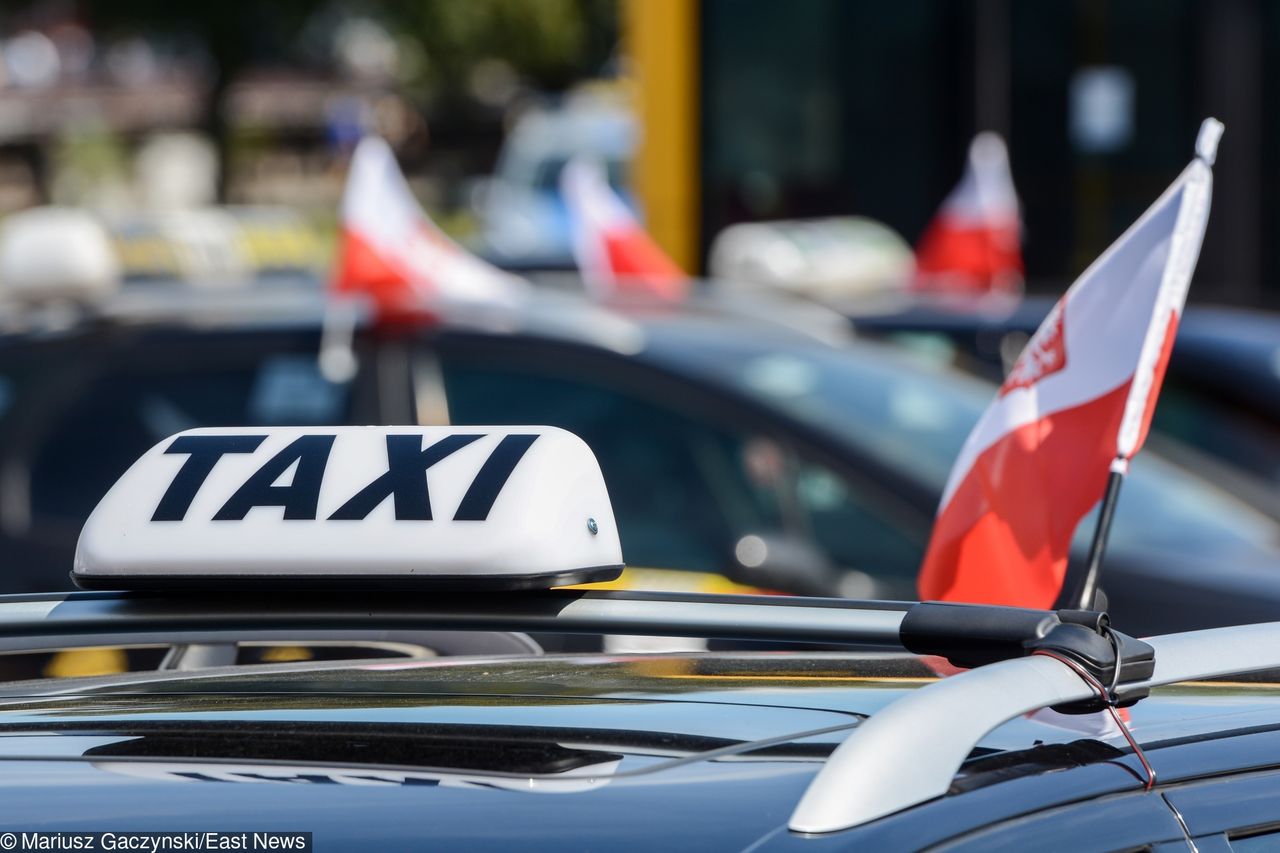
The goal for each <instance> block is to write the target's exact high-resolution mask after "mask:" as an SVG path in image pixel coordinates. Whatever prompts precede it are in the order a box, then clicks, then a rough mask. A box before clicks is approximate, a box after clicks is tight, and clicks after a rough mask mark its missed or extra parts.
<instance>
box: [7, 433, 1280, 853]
mask: <svg viewBox="0 0 1280 853" xmlns="http://www.w3.org/2000/svg"><path fill="white" fill-rule="evenodd" d="M289 471H292V472H293V473H292V475H290V476H288V477H286V476H285V474H286V472H289ZM428 472H430V473H428ZM424 475H426V476H424ZM624 562H625V558H624V553H623V550H622V538H621V536H620V527H619V524H618V522H617V519H616V517H615V515H614V512H613V508H612V501H611V498H610V495H609V490H608V487H607V485H606V482H605V475H604V473H603V471H602V469H601V467H600V465H599V463H598V461H597V460H596V458H595V455H594V453H593V452H592V449H591V448H590V447H589V446H588V444H587V443H586V442H584V441H583V440H582V439H581V438H579V437H578V436H575V435H573V434H572V433H570V432H568V431H566V430H563V429H559V428H556V427H553V426H544V425H532V424H521V425H507V426H504V425H483V424H474V425H467V426H464V425H435V426H394V425H392V426H365V427H332V426H291V427H261V426H249V425H233V426H229V427H225V428H194V429H187V430H183V431H181V432H179V433H178V434H176V435H174V436H170V437H167V438H164V439H162V440H161V441H159V442H157V443H155V444H154V445H153V446H152V447H151V448H149V449H148V450H147V451H146V452H145V453H143V454H142V455H141V456H140V457H139V458H138V459H137V460H136V461H134V462H133V463H132V464H131V465H130V466H129V467H128V469H127V470H126V471H125V473H124V474H123V475H122V476H121V477H120V478H119V479H118V480H117V481H116V482H115V483H114V484H113V485H112V487H111V488H110V489H109V490H108V492H107V494H106V495H105V496H104V497H103V498H102V499H101V500H100V501H99V502H98V503H97V505H96V506H95V508H94V509H93V511H92V513H91V514H90V516H89V518H88V520H87V521H86V522H85V524H84V527H83V529H82V531H81V534H80V537H79V540H78V546H77V549H76V555H75V560H74V564H73V565H74V569H73V573H72V576H73V578H74V579H75V581H76V583H77V584H78V585H81V586H83V587H86V588H88V589H91V590H94V591H92V592H79V593H66V594H58V593H54V594H48V593H46V594H37V595H25V596H0V651H3V652H6V653H10V654H18V655H21V654H29V653H32V652H40V651H50V650H54V649H59V650H68V651H69V650H77V649H84V648H95V647H104V646H107V647H111V646H131V645H143V646H155V645H158V646H161V647H167V648H168V649H169V651H168V652H167V653H166V655H165V657H164V660H163V662H162V663H161V664H160V666H159V668H158V669H157V670H155V671H149V672H135V673H129V674H115V675H107V676H97V677H80V678H67V679H35V680H26V681H11V682H9V683H5V684H0V793H3V795H4V799H3V802H4V809H5V813H4V819H5V827H4V829H3V830H0V847H6V848H12V849H17V848H18V847H19V846H21V847H22V848H23V849H46V848H47V847H54V848H55V849H61V848H62V847H63V846H65V845H66V844H71V845H72V846H74V848H75V849H83V845H84V843H85V840H86V839H87V840H89V841H93V842H95V843H97V842H101V843H102V845H103V846H104V847H107V848H108V849H116V848H118V847H120V846H121V845H124V846H125V847H126V849H137V848H138V847H139V846H140V845H142V844H150V845H152V846H153V847H154V846H155V845H156V844H157V843H158V841H159V840H160V839H163V840H164V843H165V846H166V849H168V848H170V847H172V846H173V845H176V844H182V845H184V846H183V848H182V849H187V848H188V847H189V846H190V845H193V844H199V845H200V846H201V849H204V848H208V847H213V848H214V849H220V848H223V847H227V846H231V845H234V844H236V843H237V841H236V840H234V839H243V840H240V841H238V843H239V844H240V845H242V849H266V846H267V845H268V844H269V843H270V839H269V838H266V837H264V836H263V835H262V834H264V833H276V834H280V835H286V836H288V839H289V841H288V843H289V844H290V846H294V847H295V849H296V846H297V845H301V847H302V849H316V848H321V849H356V848H359V849H364V848H367V847H370V846H376V847H379V848H385V849H393V850H396V849H421V848H422V847H424V846H426V847H433V846H439V847H446V848H455V847H461V848H465V849H480V850H484V849H508V848H510V847H511V846H512V845H513V844H519V845H520V846H523V847H532V848H534V849H549V850H561V849H565V848H566V847H585V848H587V849H592V848H596V847H608V848H611V849H612V848H616V847H622V848H624V849H628V848H629V849H652V848H654V847H658V846H669V845H670V846H681V847H690V848H693V849H713V850H744V851H746V850H751V851H761V850H776V851H800V850H806V849H808V850H854V849H857V850H862V849H885V850H915V849H924V848H928V849H974V850H977V849H981V850H989V849H1026V848H1027V847H1028V846H1035V847H1037V848H1048V849H1051V850H1053V849H1061V850H1079V849H1106V850H1127V849H1161V850H1174V849H1200V848H1201V846H1203V847H1204V848H1210V849H1211V848H1212V847H1214V846H1216V847H1217V848H1218V849H1234V848H1235V847H1236V846H1239V847H1240V848H1241V849H1246V850H1247V849H1251V848H1250V845H1256V844H1264V845H1265V844H1269V843H1272V842H1274V841H1275V840H1276V839H1277V835H1276V832H1275V826H1276V825H1277V823H1278V821H1277V818H1280V808H1277V806H1276V796H1275V794H1276V793H1277V785H1280V774H1277V773H1276V772H1275V767H1276V765H1277V764H1280V739H1277V738H1276V736H1275V733H1276V731H1277V730H1280V705H1278V704H1277V700H1280V693H1278V692H1277V688H1278V685H1277V684H1275V683H1273V682H1272V681H1271V680H1270V674H1273V673H1274V672H1276V671H1277V669H1278V668H1280V622H1267V623H1261V624H1256V625H1244V626H1234V627H1224V628H1217V629H1211V630H1206V631H1194V632H1187V633H1181V634H1170V635H1162V636H1157V637H1147V638H1144V639H1142V640H1139V639H1135V638H1134V637H1133V636H1132V635H1130V634H1127V633H1122V632H1121V631H1120V630H1119V629H1118V627H1116V626H1113V624H1112V623H1111V621H1110V618H1109V616H1108V614H1107V613H1105V612H1100V611H1086V610H1063V611H1056V612H1055V611H1047V610H1032V609H1025V608H1011V607H995V606H988V605H972V604H955V603H942V602H925V603H914V602H885V601H852V600H839V599H822V598H802V597H791V596H726V595H708V594H700V593H661V592H657V593H655V592H636V591H616V590H588V589H582V588H581V587H580V586H579V587H568V588H566V587H564V586H563V584H564V583H565V582H573V581H580V580H588V579H600V580H609V579H611V578H616V577H618V576H619V575H620V573H621V572H622V571H623V568H624ZM332 632H341V633H342V634H343V635H344V637H345V638H346V641H347V642H348V643H351V642H356V641H358V640H359V639H361V638H364V639H367V640H375V639H384V638H386V637H387V636H388V634H389V633H396V632H398V633H404V632H417V640H418V645H419V646H421V649H420V651H419V652H417V653H415V654H414V655H413V656H411V657H409V658H408V659H395V660H385V659H383V660H372V661H371V660H350V659H348V660H337V661H328V662H323V663H320V662H309V663H301V664H270V665H237V664H236V663H234V661H235V651H236V650H237V649H238V648H239V647H240V645H241V644H243V643H246V642H254V641H261V640H263V639H264V638H269V639H270V640H271V641H273V642H276V643H287V642H300V643H306V642H310V641H311V640H312V639H313V638H314V637H316V636H318V635H322V634H331V633H332ZM526 632H528V633H526ZM625 634H631V635H635V634H639V635H642V636H645V637H667V636H674V637H681V638H685V639H688V640H695V639H696V640H701V641H705V642H706V643H708V644H709V643H710V642H712V641H722V642H725V643H728V644H729V648H728V649H727V650H723V651H704V652H701V653H686V654H642V653H634V652H633V653H629V654H625V655H619V654H612V653H608V652H592V653H585V652H583V653H561V654H550V655H548V654H543V653H542V648H541V647H540V646H539V645H537V644H535V643H533V642H531V640H532V637H534V636H552V637H554V636H557V635H573V636H586V637H592V636H602V635H603V636H605V637H608V636H610V635H625ZM760 642H765V643H769V644H771V645H772V646H773V647H774V648H773V649H772V650H771V651H769V652H759V651H749V650H743V649H742V648H741V644H744V643H746V644H751V643H760ZM780 644H801V645H800V647H799V648H796V647H794V646H793V647H792V648H790V649H780V648H777V647H778V646H779V645H780ZM813 644H822V645H824V646H828V647H830V646H836V647H840V648H842V649H847V650H845V651H815V650H811V647H812V645H813ZM220 650H221V651H223V652H230V654H229V655H228V656H226V657H224V658H223V659H222V661H221V662H215V661H214V657H215V656H216V655H217V653H218V652H219V651H220ZM1224 676H1230V677H1232V678H1233V679H1236V680H1233V681H1229V682H1219V681H1214V680H1213V679H1218V678H1222V677H1224ZM1242 677H1251V678H1252V679H1253V680H1252V681H1243V682H1242V681H1240V680H1239V679H1240V678H1242ZM1122 711H1123V712H1124V713H1122ZM197 827H198V828H197ZM54 833H60V835H53V834H54ZM101 833H109V834H108V835H99V834H101ZM141 833H147V834H149V835H146V836H142V835H139V834H141ZM157 833H166V834H167V835H164V836H157V835H156V834H157ZM249 833H254V835H253V841H252V845H253V846H252V847H249V844H250V842H249V840H248V839H249ZM276 842H277V843H276V845H275V849H280V846H281V845H283V844H284V843H286V842H285V841H284V840H283V839H276ZM233 849H241V848H233Z"/></svg>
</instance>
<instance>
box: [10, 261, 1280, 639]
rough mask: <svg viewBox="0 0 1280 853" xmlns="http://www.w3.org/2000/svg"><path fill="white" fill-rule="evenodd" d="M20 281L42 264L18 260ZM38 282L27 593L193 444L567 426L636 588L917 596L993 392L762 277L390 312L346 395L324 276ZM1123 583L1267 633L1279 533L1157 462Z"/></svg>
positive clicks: (1127, 531) (17, 480)
mask: <svg viewBox="0 0 1280 853" xmlns="http://www.w3.org/2000/svg"><path fill="white" fill-rule="evenodd" d="M70 254H72V253H65V252H64V255H68V256H69V255H70ZM4 269H18V270H20V269H21V265H13V264H10V265H8V266H6V264H5V263H4V258H3V256H0V271H2V270H4ZM74 272H75V270H74V268H68V269H67V274H72V273H74ZM7 287H8V289H9V290H11V291H18V290H23V289H24V288H22V287H21V282H20V281H17V280H13V279H10V280H8V281H7ZM35 290H36V288H34V287H27V288H25V292H26V293H27V294H28V296H27V300H26V304H25V307H22V306H15V307H13V308H12V310H11V312H10V313H8V314H7V315H6V316H5V317H4V318H3V320H4V323H3V327H4V328H6V329H7V331H6V332H5V333H4V334H3V335H0V553H2V554H4V561H3V567H2V574H0V588H2V589H3V590H4V591H6V592H19V591H29V590H39V589H50V588H63V587H66V586H67V585H68V584H67V576H66V567H67V566H68V565H70V563H71V559H72V556H73V551H74V546H75V542H76V536H77V534H78V532H79V530H80V527H81V525H82V524H83V522H84V519H85V518H86V517H87V515H88V513H89V511H90V510H91V509H92V508H93V506H94V505H95V504H96V502H97V501H98V499H99V498H100V497H101V496H102V494H103V493H104V492H105V491H106V490H107V488H109V486H110V485H111V483H113V482H114V481H115V480H116V478H118V477H119V476H120V474H121V473H122V472H123V471H124V469H125V468H126V467H127V466H128V465H129V463H130V462H131V461H132V460H133V459H135V458H136V457H137V456H139V455H140V454H141V453H142V452H143V451H145V450H146V449H147V448H148V447H151V446H152V445H154V444H155V443H156V442H157V441H159V440H161V439H163V438H164V437H166V436H168V435H171V434H173V433H175V432H178V431H180V430H183V429H189V428H193V427H199V426H228V425H263V426H269V425H295V426H296V425H322V424H335V425H336V424H362V423H385V424H397V423H420V424H436V423H453V424H525V423H540V424H549V425H554V426H560V427H563V428H566V429H569V430H571V431H573V432H574V433H576V434H577V435H579V436H581V437H582V438H583V439H585V440H586V441H587V442H588V444H589V445H590V446H591V447H592V449H593V450H594V451H595V454H596V456H597V457H598V458H599V460H600V464H601V466H602V468H603V471H604V474H605V477H606V480H607V482H608V484H609V488H610V491H611V494H612V495H613V501H614V507H615V511H616V513H617V517H618V520H619V525H620V530H621V532H622V536H623V539H624V542H625V544H626V548H627V552H628V554H629V556H630V559H631V560H632V561H633V565H634V566H635V567H636V568H635V569H633V570H632V572H631V574H630V575H629V576H628V577H626V578H624V581H625V582H626V583H628V584H630V585H632V586H638V587H648V588H661V587H667V588H686V589H690V588H692V589H706V590H726V589H727V590H734V589H737V590H742V589H753V590H760V589H765V590H776V591H783V592H793V593H821V594H826V595H843V596H849V597H863V598H870V597H879V598H907V597H911V596H912V594H913V591H914V580H915V574H916V571H917V567H918V566H919V563H920V559H921V556H922V553H923V549H924V546H925V543H926V541H927V537H928V533H929V530H930V526H931V524H932V519H933V515H934V512H935V509H936V506H937V501H938V496H939V494H940V493H941V491H942V488H943V485H944V482H945V480H946V477H947V473H948V471H949V469H950V466H951V464H952V461H953V459H954V458H955V456H956V454H957V452H958V451H959V448H960V446H961V444H962V443H963V441H964V439H965V436H966V435H967V434H968V432H969V430H970V428H971V427H972V425H973V423H974V421H975V420H976V419H977V417H978V416H979V414H980V413H981V411H982V410H983V408H984V407H985V406H986V404H987V402H988V400H989V399H990V397H991V395H992V393H993V392H994V389H993V387H992V386H991V385H989V384H987V383H986V382H983V381H981V380H978V379H974V378H970V377H967V376H966V375H964V374H962V373H959V372H956V371H954V370H952V369H951V368H949V367H946V366H942V365H939V364H936V363H929V362H927V361H921V360H919V359H916V358H914V357H912V356H910V355H909V354H905V353H903V352H901V351H898V350H895V349H894V348H892V347H889V346H887V345H881V344H875V343H871V342H856V341H853V340H851V339H850V337H849V328H848V324H847V321H846V320H845V319H844V318H843V317H841V316H840V315H834V314H831V313H830V312H827V311H826V310H825V309H820V308H816V307H814V306H811V305H805V304H804V303H799V302H794V301H787V300H780V299H779V298H777V297H776V296H775V297H770V296H769V295H767V294H760V295H757V296H751V295H749V294H746V293H744V292H742V291H741V289H737V290H734V289H729V288H726V289H725V291H723V292H722V291H719V290H716V289H715V288H708V289H707V290H706V291H705V292H704V293H703V294H701V295H700V296H698V297H696V298H694V299H693V300H691V301H690V302H689V303H687V304H685V305H682V306H673V305H670V304H663V305H657V304H653V303H646V302H634V303H630V304H618V305H613V306H606V305H601V304H597V303H593V302H590V301H588V300H586V299H584V298H582V297H581V296H580V295H575V294H571V293H564V292H561V291H557V290H555V289H554V288H542V289H535V290H534V291H533V292H532V293H531V294H530V295H529V297H528V299H527V300H525V301H524V302H523V303H522V304H520V305H519V306H517V307H511V306H494V307H493V309H492V310H477V309H476V306H456V307H455V308H453V309H451V308H450V306H449V305H447V304H442V305H440V306H438V308H439V310H438V311H436V312H435V316H436V319H435V320H434V321H432V322H423V323H422V324H421V325H418V326H414V327H410V328H407V329H406V328H401V329H399V330H395V331H393V330H388V329H386V328H383V327H380V326H379V325H377V324H376V323H373V322H372V321H371V319H370V318H368V317H365V318H363V319H357V320H356V321H355V325H354V329H353V331H352V333H351V338H350V353H351V354H352V355H353V356H354V364H355V365H356V369H355V370H354V371H353V372H352V373H351V374H350V375H349V376H348V377H344V378H343V379H342V380H341V381H333V380H332V379H330V378H326V373H325V372H323V371H322V370H321V367H320V364H321V359H320V358H319V355H320V352H321V350H322V348H327V349H332V348H333V346H334V344H333V342H332V341H331V340H330V341H328V342H326V339H328V338H332V337H333V333H332V329H333V323H332V317H333V314H332V311H333V308H332V306H331V305H329V304H328V303H327V302H326V298H325V295H324V294H323V293H322V292H321V291H320V290H319V289H318V288H315V287H287V286H285V287H263V288H260V289H243V288H241V289H234V288H217V287H187V288H180V287H169V288H154V287H153V288H123V289H120V290H119V291H118V292H116V293H114V294H112V293H109V292H108V291H107V289H106V288H105V287H104V286H103V285H102V282H96V283H95V284H94V286H93V287H91V288H87V289H86V290H85V291H84V294H85V299H86V300H89V299H91V300H92V301H90V302H89V304H85V305H82V306H81V307H80V308H79V309H77V310H78V311H79V312H80V313H79V317H78V319H76V320H74V321H70V320H68V313H67V310H66V306H65V304H63V303H65V301H66V299H67V296H66V294H67V293H68V292H69V288H67V287H64V288H62V290H61V291H59V292H60V293H61V294H62V296H60V299H59V304H58V306H53V305H40V304H37V303H35V301H34V300H33V298H32V296H31V294H32V293H34V292H35ZM724 293H732V298H727V297H726V296H725V295H723V294H724ZM338 337H339V338H340V337H341V336H340V335H339V336H338ZM1088 527H1089V524H1088V522H1086V524H1084V525H1082V526H1081V530H1082V531H1083V532H1085V533H1087V528H1088ZM673 567H679V571H673V570H672V569H673ZM1105 577H1106V580H1105V586H1106V590H1107V592H1108V593H1109V594H1110V596H1111V599H1112V607H1111V610H1112V612H1114V613H1121V614H1123V615H1124V618H1126V619H1127V620H1128V624H1130V625H1131V626H1134V630H1138V631H1144V632H1150V631H1159V630H1172V629H1175V628H1189V627H1197V626H1200V625H1205V624H1210V623H1227V622H1245V621H1255V620H1258V619H1264V618H1267V616H1268V615H1270V614H1274V613H1275V612H1276V611H1277V609H1278V608H1280V524H1278V523H1277V522H1276V520H1275V518H1273V517H1272V516H1269V515H1267V514H1265V513H1263V512H1260V511H1258V510H1257V509H1255V508H1253V507H1251V506H1250V505H1248V504H1247V503H1245V502H1243V501H1241V500H1238V499H1237V498H1235V497H1233V496H1232V495H1231V494H1230V493H1229V492H1228V491H1227V490H1224V489H1222V488H1219V487H1218V486H1217V485H1215V484H1214V483H1211V482H1208V481H1206V480H1204V479H1202V478H1200V477H1198V476H1196V475H1195V474H1193V473H1191V472H1190V471H1188V470H1186V469H1184V468H1182V467H1180V466H1178V465H1176V464H1173V463H1171V462H1169V461H1167V460H1164V459H1161V458H1160V457H1159V456H1158V455H1156V454H1155V453H1149V454H1144V456H1143V457H1141V458H1140V459H1139V460H1138V461H1137V462H1136V463H1135V465H1134V469H1133V475H1132V477H1131V478H1130V480H1129V483H1128V484H1127V485H1126V488H1125V493H1124V498H1122V500H1121V503H1120V509H1119V515H1118V517H1117V520H1116V524H1115V529H1114V533H1113V536H1112V547H1111V550H1110V553H1109V558H1108V570H1107V574H1106V576H1105Z"/></svg>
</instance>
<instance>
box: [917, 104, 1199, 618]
mask: <svg viewBox="0 0 1280 853" xmlns="http://www.w3.org/2000/svg"><path fill="white" fill-rule="evenodd" d="M1221 131H1222V125H1221V124H1220V123H1219V122H1217V121H1215V120H1214V119H1208V120H1206V121H1205V123H1204V125H1203V126H1202V128H1201V131H1200V138H1199V140H1198V141H1197V144H1196V153H1197V157H1196V159H1195V160H1193V161H1192V162H1191V164H1190V165H1189V166H1187V168H1186V169H1185V170H1184V171H1183V172H1182V174H1181V175H1180V176H1179V177H1178V179H1177V180H1176V181H1174V182H1173V184H1172V185H1171V186H1170V187H1169V188H1168V189H1167V190H1166V191H1165V193H1164V195H1162V196H1161V197H1160V199H1159V200H1158V201H1156V203H1155V204H1154V205H1152V206H1151V208H1150V209H1149V210H1147V212H1146V213H1144V214H1143V215H1142V217H1141V218H1140V219H1138V221H1137V222H1135V223H1134V224H1133V225H1132V226H1130V228H1129V230H1128V231H1126V232H1125V233H1124V235H1123V236H1121V237H1120V239H1119V240H1117V241H1116V242H1115V243H1114V244H1113V245H1112V246H1111V247H1110V248H1109V249H1107V250H1106V251H1105V252H1104V253H1103V254H1102V256H1101V257H1099V258H1098V259H1097V260H1096V261H1094V263H1093V265H1092V266H1090V267H1089V268H1088V269H1087V270H1086V271H1085V272H1084V274H1083V275H1082V276H1080V278H1079V279H1077V280H1076V282H1075V283H1074V284H1072V285H1071V287H1070V289H1068V290H1067V292H1066V294H1065V295H1064V296H1063V297H1062V299H1061V300H1059V302H1058V304H1057V305H1056V306H1055V307H1054V309H1053V310H1052V311H1051V312H1050V313H1049V316H1048V317H1047V318H1046V319H1045V321H1044V322H1043V323H1042V324H1041V326H1040V328H1039V330H1037V331H1036V333H1035V335H1034V336H1033V337H1032V338H1031V340H1030V341H1029V342H1028V343H1027V346H1026V348H1025V349H1024V350H1023V352H1022V355H1021V356H1020V357H1019V359H1018V361H1017V363H1016V364H1015V365H1014V367H1013V370H1012V371H1011V372H1010V373H1009V375H1008V377H1007V378H1006V379H1005V382H1004V384H1003V385H1002V386H1001V387H1000V390H999V392H998V393H997V395H996V398H995V400H994V401H993V402H992V403H991V405H990V406H989V407H988V409H987V411H986V412H985V413H984V414H983V416H982V418H981V419H980V420H979V421H978V423H977V425H976V426H975V427H974V429H973V432H972V433H970V435H969V438H968V440H967V441H966V442H965V445H964V448H963V449H962V450H961V451H960V456H959V458H958V459H957V460H956V462H955V465H954V467H953V468H952V470H951V477H950V479H949V481H948V483H947V487H946V490H945V491H944V492H943V496H942V502H941V507H940V508H939V510H938V516H937V518H936V519H935V521H934V525H933V533H932V537H931V539H930V542H929V547H928V550H927V552H926V554H925V558H924V563H923V566H922V567H921V573H920V578H919V591H920V597H921V598H922V599H942V600H949V601H969V602H982V603H988V604H1006V605H1018V606H1024V607H1049V606H1051V605H1053V604H1054V602H1055V599H1056V597H1057V595H1058V594H1059V591H1060V588H1061V587H1062V583H1063V578H1064V575H1065V572H1066V568H1067V557H1068V552H1069V550H1070V546H1071V539H1072V535H1073V534H1074V533H1075V529H1076V526H1077V524H1079V522H1080V520H1081V518H1083V517H1084V516H1085V515H1086V514H1087V513H1088V512H1089V510H1090V509H1091V508H1092V507H1093V506H1094V505H1095V504H1096V503H1097V502H1098V500H1099V498H1101V497H1102V495H1103V492H1104V489H1106V487H1107V484H1108V480H1109V479H1110V478H1111V476H1112V472H1116V473H1122V472H1123V471H1124V470H1125V469H1126V467H1127V464H1128V461H1129V460H1130V459H1131V458H1132V457H1133V455H1134V454H1136V453H1137V452H1138V450H1139V449H1140V448H1141V447H1142V444H1143V441H1144V440H1145V438H1146V435H1147V428H1148V427H1149V425H1150V423H1151V415H1152V412H1153V410H1154V408H1155V403H1156V397H1157V395H1158V394H1159V392H1160V384H1161V382H1162V380H1163V378H1164V371H1165V365H1166V364H1167V363H1168V360H1169V353H1170V350H1171V349H1172V347H1173V341H1174V335H1175V334H1176V332H1177V328H1178V320H1179V317H1180V316H1181V313H1182V306H1183V303H1184V302H1185V300H1186V295H1187V286H1188V284H1189V283H1190V281H1191V274H1192V272H1193V270H1194V269H1195V265H1196V259H1197V258H1198V256H1199V253H1200V243H1201V241H1202V240H1203V238H1204V230H1205V225H1206V224H1207V222H1208V218H1209V202H1210V198H1211V195H1212V189H1213V172H1212V169H1211V166H1212V163H1213V160H1214V155H1215V152H1216V150H1217V142H1218V138H1219V136H1220V135H1221Z"/></svg>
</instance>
